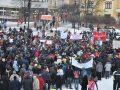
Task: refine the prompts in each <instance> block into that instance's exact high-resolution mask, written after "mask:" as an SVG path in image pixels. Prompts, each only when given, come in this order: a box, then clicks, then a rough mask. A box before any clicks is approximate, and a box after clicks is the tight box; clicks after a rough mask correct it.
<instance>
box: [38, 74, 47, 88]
mask: <svg viewBox="0 0 120 90" xmlns="http://www.w3.org/2000/svg"><path fill="white" fill-rule="evenodd" d="M38 80H39V87H40V90H43V88H44V84H45V82H44V80H43V78H42V77H41V74H39V76H38Z"/></svg>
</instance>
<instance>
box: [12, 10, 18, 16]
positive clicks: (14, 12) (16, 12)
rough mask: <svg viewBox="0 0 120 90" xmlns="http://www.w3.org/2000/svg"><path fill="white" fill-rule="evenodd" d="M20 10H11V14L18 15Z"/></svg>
mask: <svg viewBox="0 0 120 90" xmlns="http://www.w3.org/2000/svg"><path fill="white" fill-rule="evenodd" d="M18 13H19V12H18V11H11V16H15V17H16V16H18V15H19V14H18Z"/></svg>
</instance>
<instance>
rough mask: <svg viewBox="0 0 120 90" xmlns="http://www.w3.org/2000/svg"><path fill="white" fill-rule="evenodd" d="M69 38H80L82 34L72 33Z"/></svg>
mask: <svg viewBox="0 0 120 90" xmlns="http://www.w3.org/2000/svg"><path fill="white" fill-rule="evenodd" d="M70 39H72V40H79V39H82V34H72V35H71V36H70Z"/></svg>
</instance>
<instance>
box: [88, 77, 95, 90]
mask: <svg viewBox="0 0 120 90" xmlns="http://www.w3.org/2000/svg"><path fill="white" fill-rule="evenodd" d="M94 87H95V81H94V80H93V78H91V79H90V80H88V90H94Z"/></svg>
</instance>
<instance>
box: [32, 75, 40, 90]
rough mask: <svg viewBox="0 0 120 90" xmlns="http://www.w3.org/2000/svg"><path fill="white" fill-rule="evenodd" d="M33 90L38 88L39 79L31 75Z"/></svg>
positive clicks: (38, 89)
mask: <svg viewBox="0 0 120 90" xmlns="http://www.w3.org/2000/svg"><path fill="white" fill-rule="evenodd" d="M33 90H40V86H39V80H38V78H37V77H36V76H33Z"/></svg>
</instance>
